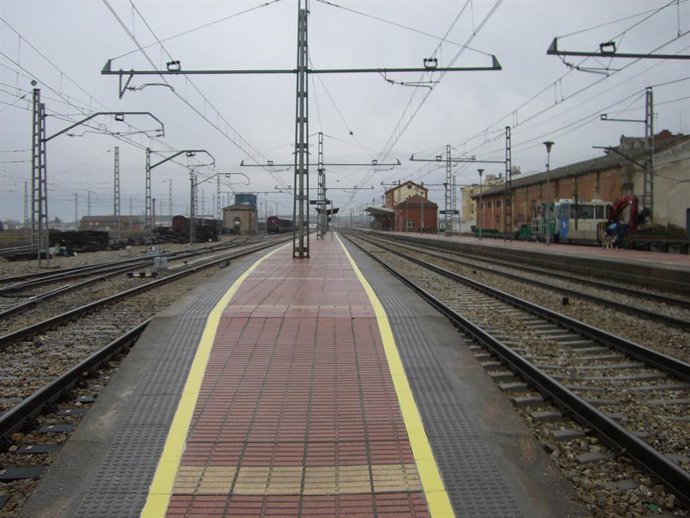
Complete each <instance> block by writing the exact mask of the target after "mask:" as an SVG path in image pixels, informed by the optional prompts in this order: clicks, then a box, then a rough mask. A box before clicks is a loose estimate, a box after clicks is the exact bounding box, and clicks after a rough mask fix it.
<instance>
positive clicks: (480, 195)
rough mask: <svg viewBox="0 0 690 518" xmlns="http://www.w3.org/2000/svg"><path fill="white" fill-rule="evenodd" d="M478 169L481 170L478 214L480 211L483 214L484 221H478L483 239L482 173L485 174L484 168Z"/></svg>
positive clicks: (480, 235) (480, 236)
mask: <svg viewBox="0 0 690 518" xmlns="http://www.w3.org/2000/svg"><path fill="white" fill-rule="evenodd" d="M477 171H478V172H479V208H478V209H477V215H479V213H480V212H481V214H482V222H481V223H479V221H477V223H478V225H479V239H481V238H482V226H484V211H483V210H482V209H483V207H482V174H484V169H477ZM477 220H479V218H477Z"/></svg>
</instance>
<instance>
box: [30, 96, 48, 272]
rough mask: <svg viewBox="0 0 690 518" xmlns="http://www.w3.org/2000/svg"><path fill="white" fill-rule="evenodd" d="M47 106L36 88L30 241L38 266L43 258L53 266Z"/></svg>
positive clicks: (34, 98)
mask: <svg viewBox="0 0 690 518" xmlns="http://www.w3.org/2000/svg"><path fill="white" fill-rule="evenodd" d="M45 108H46V107H45V104H43V103H42V102H41V89H40V88H34V91H33V124H32V130H33V131H32V139H31V141H32V150H31V207H32V212H31V244H32V245H33V247H34V248H35V249H36V250H37V251H38V266H42V264H43V259H44V258H45V260H46V265H47V266H50V254H49V253H48V247H49V243H48V241H49V237H48V187H47V179H46V127H45Z"/></svg>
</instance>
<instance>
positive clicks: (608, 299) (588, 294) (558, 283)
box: [360, 236, 690, 330]
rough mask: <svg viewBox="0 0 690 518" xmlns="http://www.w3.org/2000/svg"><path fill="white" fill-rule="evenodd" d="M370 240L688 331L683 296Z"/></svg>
mask: <svg viewBox="0 0 690 518" xmlns="http://www.w3.org/2000/svg"><path fill="white" fill-rule="evenodd" d="M360 237H361V238H362V239H370V238H366V237H362V236H360ZM370 240H371V239H370ZM372 242H386V243H389V244H390V246H395V247H397V248H399V249H403V250H407V251H409V252H410V253H412V254H413V255H417V256H419V255H423V256H425V257H430V258H433V259H434V260H435V261H436V262H439V261H442V263H441V264H449V265H456V266H458V267H464V268H469V269H472V270H476V271H483V272H487V273H491V274H496V275H501V276H503V277H505V278H507V279H511V280H514V281H519V282H524V283H528V284H530V285H532V286H539V287H541V288H545V289H549V290H553V291H554V292H558V293H560V294H562V295H567V296H569V297H579V298H581V299H584V300H587V301H591V302H594V303H597V304H600V305H602V306H606V307H607V308H616V309H618V310H620V311H623V312H626V313H628V314H633V315H636V316H639V317H641V318H645V319H648V320H651V321H656V322H663V323H665V324H667V325H670V326H674V327H678V328H680V329H685V330H690V298H687V297H682V296H679V295H671V294H668V293H665V292H658V291H654V290H652V289H649V288H641V287H639V288H635V287H630V286H624V285H621V284H620V283H614V282H609V281H603V280H601V279H595V278H592V277H587V276H584V275H573V274H570V273H566V272H562V271H557V270H550V271H548V272H545V271H544V269H543V268H534V267H530V266H528V265H524V264H516V263H509V262H507V261H502V260H499V259H493V258H488V257H481V258H478V257H477V256H476V255H470V254H466V253H461V252H449V251H448V250H444V249H442V248H435V247H430V246H428V245H426V244H425V245H424V248H423V249H421V248H420V247H414V246H412V245H409V244H406V243H402V242H400V241H396V240H395V239H383V238H381V237H378V236H377V237H376V239H375V240H373V241H372Z"/></svg>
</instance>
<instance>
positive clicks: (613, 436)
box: [348, 237, 690, 505]
mask: <svg viewBox="0 0 690 518" xmlns="http://www.w3.org/2000/svg"><path fill="white" fill-rule="evenodd" d="M348 240H349V241H350V242H351V243H353V244H354V245H355V246H357V247H359V248H360V249H361V250H362V251H363V252H364V253H366V254H367V255H368V256H369V257H371V258H372V259H374V260H375V261H376V262H377V263H379V264H380V265H381V266H383V268H385V269H386V270H387V271H388V272H390V273H391V274H392V275H394V276H395V277H396V278H398V279H399V280H401V281H402V282H403V283H404V284H405V285H407V286H409V287H410V288H411V289H412V290H413V291H415V292H416V293H418V294H419V295H420V296H421V297H422V298H424V300H426V301H427V302H428V303H429V304H431V305H432V306H433V307H435V308H436V309H437V310H439V311H440V312H441V313H442V314H444V315H445V316H446V317H448V318H449V319H450V320H451V321H452V322H453V323H454V324H455V325H456V326H458V327H459V328H461V329H462V330H463V332H465V333H467V334H468V335H470V336H471V337H472V338H473V339H475V340H476V341H477V342H479V343H480V344H482V345H483V346H485V347H487V348H488V349H490V350H491V351H493V352H494V353H495V354H496V355H497V356H499V357H500V358H501V359H503V360H504V361H505V362H506V363H507V364H508V365H510V367H511V368H512V369H513V370H514V371H517V372H518V373H520V375H522V376H523V377H524V378H526V379H527V380H529V381H530V382H531V383H533V384H534V385H535V386H537V387H538V388H539V389H540V391H542V392H543V393H545V394H546V395H547V396H548V397H550V398H552V399H553V400H554V401H555V402H556V403H557V404H558V405H559V406H561V407H562V408H564V409H565V410H566V411H568V412H570V413H571V414H572V415H573V417H574V418H575V419H576V420H577V421H579V422H580V423H581V424H583V425H584V426H587V427H590V428H592V429H594V430H596V432H597V433H598V434H599V435H600V436H601V437H602V438H603V439H604V440H605V441H606V442H607V443H608V444H609V445H611V446H612V447H613V448H615V449H618V450H619V451H620V452H621V453H624V454H627V455H629V456H630V457H631V458H632V460H633V461H634V462H635V463H637V464H638V465H639V466H641V467H642V469H644V470H645V471H647V472H648V473H651V474H653V475H654V476H655V477H657V478H658V479H659V480H661V481H662V482H663V483H664V484H665V485H666V486H667V487H668V488H669V489H670V490H671V491H672V492H673V493H674V494H675V495H676V497H678V499H679V500H681V501H683V502H684V503H685V505H690V493H688V491H687V488H688V487H690V473H688V472H687V471H685V470H684V469H683V468H681V467H680V466H679V465H678V464H676V463H675V462H673V461H671V460H670V459H669V458H668V457H666V456H665V455H664V454H663V453H661V452H659V451H657V450H655V449H654V448H652V447H651V446H649V445H648V444H647V443H645V442H644V441H642V440H641V439H639V438H638V437H636V436H635V435H634V434H632V433H630V432H628V431H627V430H625V428H623V427H622V426H620V425H619V424H618V423H616V422H615V421H614V420H612V419H611V418H609V417H608V416H606V415H605V414H603V413H602V412H600V411H599V410H597V409H596V408H595V407H594V406H592V405H590V404H589V403H587V402H586V401H585V400H583V399H582V398H580V397H579V396H577V395H576V394H575V393H573V392H572V391H571V390H569V389H568V388H567V387H565V386H564V385H563V384H561V383H559V382H557V381H556V380H555V379H553V378H552V377H551V376H549V375H547V374H546V373H544V372H543V371H542V370H540V369H539V368H537V367H535V366H534V365H532V364H531V363H530V362H529V361H527V360H526V359H524V358H523V357H521V356H520V355H518V354H517V353H515V352H514V351H512V350H511V348H510V347H508V346H507V345H505V344H503V343H502V342H501V341H500V340H498V339H496V338H494V337H493V336H491V335H490V334H489V333H487V332H486V331H484V330H483V329H481V328H480V327H478V326H477V325H475V324H474V323H472V322H471V321H470V320H468V319H466V318H465V317H463V316H462V315H460V314H459V313H457V312H455V311H454V310H453V309H451V308H449V307H448V306H446V305H445V304H444V303H443V302H441V301H440V300H438V299H437V298H436V297H434V296H433V295H432V294H430V293H429V292H427V291H426V290H424V289H423V288H421V287H419V286H417V285H415V284H414V283H413V282H412V281H410V280H408V279H407V278H405V277H404V276H403V275H401V274H399V273H397V272H396V271H395V270H394V269H393V268H392V267H391V266H389V265H388V264H386V263H385V262H384V261H383V260H381V259H379V258H378V257H376V256H375V255H373V254H371V253H370V252H368V251H366V250H364V249H363V248H362V247H361V246H360V245H358V244H357V243H355V242H354V241H352V240H351V239H350V238H349V237H348ZM376 246H380V245H376ZM398 255H401V256H404V254H398ZM412 259H413V261H412V262H414V263H416V264H420V265H421V266H424V267H425V268H428V267H429V266H430V265H429V264H428V263H423V262H421V261H417V260H414V258H412ZM432 270H434V271H437V273H440V271H438V270H443V269H442V268H438V267H436V268H432ZM447 273H452V272H447ZM472 284H474V281H472ZM477 284H478V283H477ZM487 288H488V287H487ZM501 293H502V292H501ZM504 295H507V294H504ZM508 297H510V298H513V297H512V296H508ZM688 367H690V366H688Z"/></svg>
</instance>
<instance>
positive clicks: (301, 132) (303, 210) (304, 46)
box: [292, 0, 309, 258]
mask: <svg viewBox="0 0 690 518" xmlns="http://www.w3.org/2000/svg"><path fill="white" fill-rule="evenodd" d="M307 2H308V0H299V1H298V2H297V7H298V14H297V74H296V75H297V103H296V113H295V176H294V182H293V191H294V197H293V204H292V220H293V221H294V226H293V231H292V232H293V234H292V236H293V240H292V257H298V258H305V257H309V206H308V204H309V195H308V193H309V89H308V88H309V87H308V68H307V67H308V64H309V45H308V41H307V40H308V31H307V19H308V17H309V8H308V5H306V4H307ZM303 5H304V7H303Z"/></svg>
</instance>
